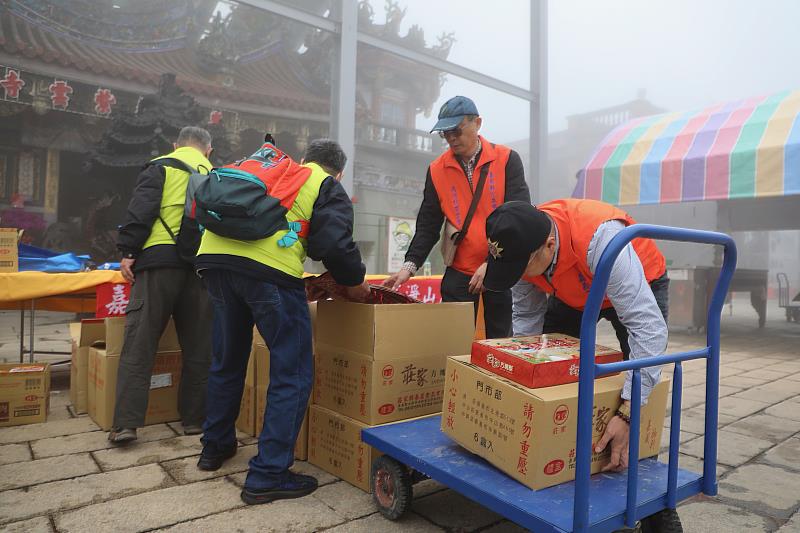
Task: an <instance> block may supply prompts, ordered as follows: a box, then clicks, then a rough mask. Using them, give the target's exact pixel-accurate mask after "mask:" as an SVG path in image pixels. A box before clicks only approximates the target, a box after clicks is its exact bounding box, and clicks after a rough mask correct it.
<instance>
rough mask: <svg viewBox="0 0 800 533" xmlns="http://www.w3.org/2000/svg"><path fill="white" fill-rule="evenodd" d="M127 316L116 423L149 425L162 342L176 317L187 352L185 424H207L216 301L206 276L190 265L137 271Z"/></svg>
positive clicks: (181, 391) (181, 393) (181, 395)
mask: <svg viewBox="0 0 800 533" xmlns="http://www.w3.org/2000/svg"><path fill="white" fill-rule="evenodd" d="M125 314H126V316H127V320H126V321H125V343H124V344H123V346H122V354H120V360H119V372H118V373H117V401H116V405H115V407H114V427H118V428H137V427H141V426H143V425H144V418H145V413H146V412H147V396H148V394H149V393H150V377H151V375H152V373H153V365H154V364H155V359H156V351H157V350H158V341H159V339H160V338H161V335H162V334H163V333H164V330H165V329H166V327H167V323H168V322H169V318H170V316H172V318H173V319H174V321H175V330H176V331H177V333H178V341H179V342H180V345H181V350H182V352H183V353H182V368H181V382H180V385H179V388H178V412H179V413H180V415H181V419H182V420H183V423H184V424H187V425H200V424H202V423H203V420H204V419H205V414H206V413H205V411H206V381H207V379H208V367H209V364H210V363H211V305H210V304H209V301H208V294H207V293H206V290H205V288H204V287H203V282H202V280H201V279H200V278H198V277H197V275H196V274H195V273H194V272H193V271H191V270H189V269H185V268H154V269H152V270H144V271H141V272H137V273H136V282H135V283H134V284H133V286H132V287H131V300H130V303H129V304H128V308H127V309H126V311H125Z"/></svg>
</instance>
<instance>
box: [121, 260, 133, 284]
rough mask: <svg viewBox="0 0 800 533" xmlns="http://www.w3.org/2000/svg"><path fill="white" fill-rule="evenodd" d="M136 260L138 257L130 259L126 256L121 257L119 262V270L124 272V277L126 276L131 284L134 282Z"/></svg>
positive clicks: (126, 279)
mask: <svg viewBox="0 0 800 533" xmlns="http://www.w3.org/2000/svg"><path fill="white" fill-rule="evenodd" d="M135 262H136V259H129V258H127V257H126V258H124V259H121V260H120V262H119V271H120V272H121V273H122V277H123V278H125V281H127V282H128V283H130V284H133V282H134V277H133V264H134V263H135Z"/></svg>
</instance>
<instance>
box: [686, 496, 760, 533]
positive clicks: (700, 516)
mask: <svg viewBox="0 0 800 533" xmlns="http://www.w3.org/2000/svg"><path fill="white" fill-rule="evenodd" d="M678 516H680V517H681V524H682V525H683V531H684V533H721V532H723V531H724V532H731V533H733V532H745V531H747V532H748V533H755V532H765V531H770V529H769V524H770V522H769V521H768V520H767V519H766V518H764V517H763V516H759V515H757V514H756V513H753V512H751V511H747V510H745V509H742V508H740V507H734V506H732V505H725V504H722V503H718V502H716V501H713V500H712V501H702V502H691V503H688V504H686V505H681V506H680V507H678Z"/></svg>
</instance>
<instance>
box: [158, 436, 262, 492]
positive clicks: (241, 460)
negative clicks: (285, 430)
mask: <svg viewBox="0 0 800 533" xmlns="http://www.w3.org/2000/svg"><path fill="white" fill-rule="evenodd" d="M256 453H258V448H257V447H256V446H255V445H251V446H240V447H239V449H238V450H237V452H236V455H234V456H233V457H231V458H230V459H228V460H227V461H225V464H223V465H222V468H220V469H219V470H216V471H214V472H208V471H206V470H200V469H199V468H197V459H198V458H197V456H192V457H184V458H183V459H175V460H174V461H167V462H165V463H161V466H163V467H164V469H166V471H167V472H169V473H170V475H171V476H172V477H173V478H175V481H177V482H178V483H181V484H185V483H193V482H195V481H201V480H203V479H212V478H215V477H221V476H227V475H229V474H236V473H238V472H246V471H247V468H248V464H247V463H248V462H249V461H250V458H251V457H253V456H254V455H255V454H256Z"/></svg>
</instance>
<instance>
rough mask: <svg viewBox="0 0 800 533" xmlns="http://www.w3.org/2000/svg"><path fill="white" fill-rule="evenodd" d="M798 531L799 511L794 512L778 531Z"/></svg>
mask: <svg viewBox="0 0 800 533" xmlns="http://www.w3.org/2000/svg"><path fill="white" fill-rule="evenodd" d="M798 531H800V511H798V512H796V513H794V514H793V515H792V518H790V519H789V521H788V522H786V523H785V524H783V526H781V528H780V529H779V530H778V533H797V532H798Z"/></svg>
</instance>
